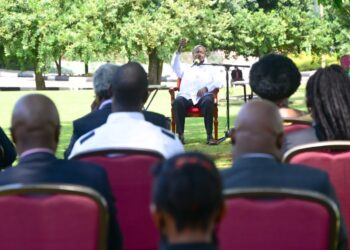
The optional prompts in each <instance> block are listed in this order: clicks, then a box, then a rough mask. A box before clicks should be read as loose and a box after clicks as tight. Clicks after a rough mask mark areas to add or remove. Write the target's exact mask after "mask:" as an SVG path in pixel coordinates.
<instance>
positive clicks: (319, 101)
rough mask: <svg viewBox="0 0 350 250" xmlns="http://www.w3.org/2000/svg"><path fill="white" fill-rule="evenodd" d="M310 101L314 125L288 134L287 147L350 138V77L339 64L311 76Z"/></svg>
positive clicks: (307, 94) (309, 85) (309, 82)
mask: <svg viewBox="0 0 350 250" xmlns="http://www.w3.org/2000/svg"><path fill="white" fill-rule="evenodd" d="M306 105H307V107H308V109H309V110H310V112H311V117H312V119H313V122H314V126H313V127H312V128H307V129H303V130H299V131H295V132H292V133H290V134H288V135H287V136H286V140H285V145H284V151H286V150H288V149H290V148H292V147H295V146H297V145H301V144H305V143H310V142H317V141H329V140H350V129H349V128H350V78H349V77H348V76H347V75H346V72H345V71H344V70H343V69H342V68H341V67H340V66H339V65H331V66H328V67H325V68H320V69H318V70H317V71H316V73H315V74H314V75H312V76H311V77H310V78H309V80H308V82H307V85H306Z"/></svg>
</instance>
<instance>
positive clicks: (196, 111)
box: [169, 78, 219, 140]
mask: <svg viewBox="0 0 350 250" xmlns="http://www.w3.org/2000/svg"><path fill="white" fill-rule="evenodd" d="M180 85H181V79H180V78H178V79H177V87H173V88H169V93H170V98H171V106H172V105H173V102H174V100H175V92H176V91H179V89H180ZM218 93H219V89H214V91H213V94H214V121H213V123H214V139H215V140H217V139H218V137H219V136H218V133H219V132H218V127H219V122H218ZM186 117H203V116H202V114H201V110H200V108H199V107H190V108H189V109H187V114H186ZM175 126H176V124H175V115H174V111H173V109H172V108H171V131H172V132H173V133H176V128H175Z"/></svg>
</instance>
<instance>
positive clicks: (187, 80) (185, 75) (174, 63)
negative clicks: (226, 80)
mask: <svg viewBox="0 0 350 250" xmlns="http://www.w3.org/2000/svg"><path fill="white" fill-rule="evenodd" d="M171 67H172V68H173V70H174V72H175V73H176V75H177V76H178V77H179V78H181V85H180V91H179V93H178V96H183V97H185V98H186V99H192V102H193V104H197V103H198V101H199V98H198V97H197V92H198V90H200V89H201V88H204V87H207V88H208V92H211V91H213V90H214V89H216V88H221V87H222V84H221V83H220V82H219V81H218V80H217V79H216V77H215V72H214V68H213V66H210V65H194V66H187V67H186V66H184V65H182V64H181V62H180V54H179V53H177V52H175V54H174V55H173V59H172V60H171Z"/></svg>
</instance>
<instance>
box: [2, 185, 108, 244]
mask: <svg viewBox="0 0 350 250" xmlns="http://www.w3.org/2000/svg"><path fill="white" fill-rule="evenodd" d="M0 220H1V225H0V241H1V249H6V250H22V249H26V250H48V249H50V250H62V249H64V250H76V249H84V250H106V249H107V246H106V245H107V241H106V240H107V227H108V209H107V203H106V201H105V199H104V198H103V197H102V196H101V195H100V194H99V193H97V192H96V191H95V190H93V189H91V188H88V187H84V186H79V185H66V184H32V185H31V184H27V185H22V184H11V185H6V186H2V187H0Z"/></svg>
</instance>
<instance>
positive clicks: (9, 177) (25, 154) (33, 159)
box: [0, 94, 122, 250]
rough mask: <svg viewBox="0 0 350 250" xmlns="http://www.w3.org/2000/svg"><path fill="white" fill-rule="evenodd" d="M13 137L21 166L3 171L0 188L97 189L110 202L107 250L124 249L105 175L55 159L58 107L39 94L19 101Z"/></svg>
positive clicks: (90, 167) (94, 168) (86, 165)
mask: <svg viewBox="0 0 350 250" xmlns="http://www.w3.org/2000/svg"><path fill="white" fill-rule="evenodd" d="M11 135H12V139H13V141H14V142H15V144H16V148H17V152H18V154H19V158H20V159H19V164H18V165H17V166H16V167H12V168H7V169H6V170H5V171H3V172H0V185H6V184H12V183H23V184H34V183H65V184H77V185H83V186H88V187H90V188H93V189H95V190H96V191H98V192H99V193H100V194H101V195H102V196H104V198H105V199H106V201H107V203H108V208H109V217H110V220H109V233H108V249H110V250H112V249H113V250H115V249H122V237H121V232H120V230H119V226H118V223H117V221H116V218H115V207H114V198H113V194H112V191H111V189H110V186H109V182H108V178H107V174H106V172H105V171H104V170H103V169H102V168H100V167H99V166H96V165H93V164H89V163H84V162H78V161H67V160H58V159H57V158H56V157H55V151H56V149H57V144H58V138H59V135H60V121H59V116H58V112H57V109H56V107H55V104H54V103H53V102H52V101H51V100H50V99H49V98H47V97H46V96H44V95H39V94H31V95H27V96H24V97H22V98H21V99H19V100H18V102H17V103H16V105H15V108H14V110H13V114H12V125H11Z"/></svg>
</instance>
